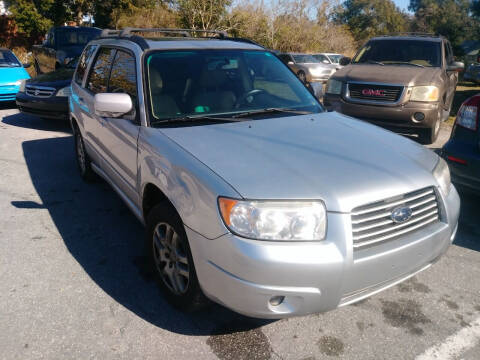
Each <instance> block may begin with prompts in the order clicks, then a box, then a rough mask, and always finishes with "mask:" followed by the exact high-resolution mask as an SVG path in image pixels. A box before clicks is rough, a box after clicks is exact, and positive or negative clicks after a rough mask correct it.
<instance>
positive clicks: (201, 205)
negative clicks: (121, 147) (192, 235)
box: [138, 127, 241, 239]
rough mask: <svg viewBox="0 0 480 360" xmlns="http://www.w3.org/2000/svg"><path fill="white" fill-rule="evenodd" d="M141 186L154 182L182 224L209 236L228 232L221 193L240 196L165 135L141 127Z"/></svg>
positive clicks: (214, 236) (234, 196)
mask: <svg viewBox="0 0 480 360" xmlns="http://www.w3.org/2000/svg"><path fill="white" fill-rule="evenodd" d="M138 164H139V169H138V170H139V176H138V188H139V189H140V195H141V197H140V199H143V194H144V191H145V187H146V186H147V185H148V184H153V185H155V186H156V187H158V188H159V189H160V190H161V191H162V192H163V194H165V196H166V197H167V198H168V199H169V200H170V202H171V203H172V204H173V206H174V207H175V209H176V210H177V212H178V214H179V215H180V218H181V219H182V221H183V223H184V224H185V225H186V226H187V227H189V228H190V229H192V230H194V231H196V232H197V233H199V234H201V235H203V236H204V237H206V238H208V239H215V238H218V237H220V236H222V235H224V234H226V233H227V232H228V230H227V229H226V228H225V225H224V224H223V222H222V220H221V218H220V214H219V211H218V205H217V199H218V196H220V195H221V196H227V197H233V198H241V196H240V195H239V194H238V193H237V192H236V191H235V190H234V189H233V188H232V187H231V186H230V185H229V184H228V183H226V182H225V181H224V180H223V179H222V178H221V177H219V176H218V175H217V174H216V173H215V172H213V171H212V170H211V169H209V168H208V167H207V166H205V165H204V164H203V163H202V162H201V161H199V160H198V159H197V158H195V157H194V156H193V155H192V154H190V153H188V152H187V151H185V150H184V149H183V148H182V147H180V146H179V145H178V144H177V143H175V142H174V141H172V140H171V139H170V138H168V137H167V136H165V135H164V134H163V133H162V131H161V130H159V129H153V128H146V127H142V128H141V131H140V136H139V140H138Z"/></svg>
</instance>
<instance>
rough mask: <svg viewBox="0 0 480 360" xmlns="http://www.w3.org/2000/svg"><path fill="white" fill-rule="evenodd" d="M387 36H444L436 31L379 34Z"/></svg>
mask: <svg viewBox="0 0 480 360" xmlns="http://www.w3.org/2000/svg"><path fill="white" fill-rule="evenodd" d="M387 36H419V37H442V35H437V34H434V33H422V32H398V33H391V34H386V35H378V37H387Z"/></svg>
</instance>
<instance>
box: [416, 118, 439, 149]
mask: <svg viewBox="0 0 480 360" xmlns="http://www.w3.org/2000/svg"><path fill="white" fill-rule="evenodd" d="M441 117H442V109H440V110H439V113H438V115H437V119H436V120H435V123H434V124H433V126H432V127H431V128H429V129H425V130H423V131H422V132H421V133H420V134H418V135H419V136H418V138H419V141H420V143H421V144H423V145H430V144H433V143H434V142H435V141H437V139H438V134H439V133H440V127H441V125H442V119H441Z"/></svg>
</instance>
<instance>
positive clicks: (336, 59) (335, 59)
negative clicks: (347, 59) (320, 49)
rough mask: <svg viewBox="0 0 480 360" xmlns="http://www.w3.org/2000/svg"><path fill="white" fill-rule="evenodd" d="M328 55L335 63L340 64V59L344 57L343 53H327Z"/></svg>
mask: <svg viewBox="0 0 480 360" xmlns="http://www.w3.org/2000/svg"><path fill="white" fill-rule="evenodd" d="M327 56H328V58H329V59H330V60H331V61H332V63H334V64H339V63H340V59H341V58H342V57H343V56H342V55H327Z"/></svg>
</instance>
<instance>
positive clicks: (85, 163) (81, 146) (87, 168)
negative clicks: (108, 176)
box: [73, 128, 96, 182]
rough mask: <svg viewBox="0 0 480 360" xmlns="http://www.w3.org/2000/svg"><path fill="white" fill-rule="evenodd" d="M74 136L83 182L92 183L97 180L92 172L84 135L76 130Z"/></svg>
mask: <svg viewBox="0 0 480 360" xmlns="http://www.w3.org/2000/svg"><path fill="white" fill-rule="evenodd" d="M73 136H74V138H75V155H76V158H77V164H78V170H79V171H80V176H81V177H82V179H83V180H85V181H87V182H92V181H93V180H95V178H96V174H95V173H94V172H93V170H92V162H91V160H90V157H89V156H88V154H87V152H86V150H85V143H84V142H83V137H82V134H81V133H80V130H79V129H78V128H75V129H74V132H73Z"/></svg>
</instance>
